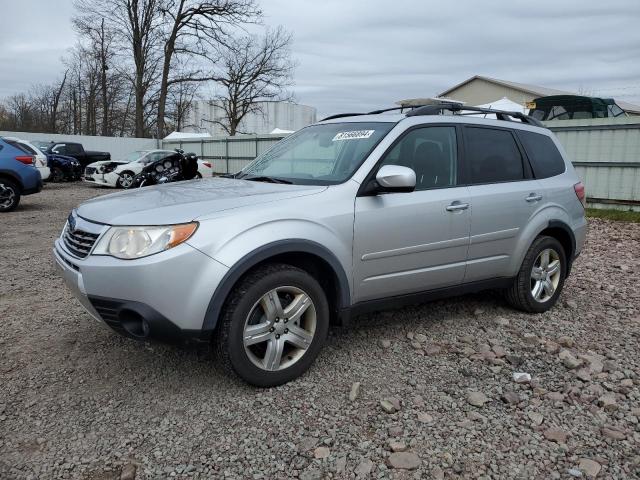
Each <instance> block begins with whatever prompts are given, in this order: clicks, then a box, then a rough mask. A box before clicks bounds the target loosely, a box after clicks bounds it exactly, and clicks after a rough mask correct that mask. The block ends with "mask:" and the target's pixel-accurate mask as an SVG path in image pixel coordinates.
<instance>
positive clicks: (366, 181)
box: [54, 105, 586, 386]
mask: <svg viewBox="0 0 640 480" xmlns="http://www.w3.org/2000/svg"><path fill="white" fill-rule="evenodd" d="M467 110H469V109H467V108H465V109H464V111H462V110H461V107H459V106H456V105H449V106H446V105H444V106H422V107H418V108H414V109H412V110H410V111H409V112H408V113H406V114H402V113H400V114H398V113H389V112H385V113H380V112H374V113H373V114H362V115H358V114H349V115H336V116H333V117H330V118H328V119H325V120H323V121H321V122H319V123H317V124H315V125H311V126H309V127H306V128H303V129H302V130H300V131H298V132H296V133H295V134H293V135H291V136H289V137H287V138H286V139H284V140H282V141H281V142H279V143H277V144H276V145H275V146H274V147H273V148H271V149H270V150H269V151H268V152H266V153H264V154H263V155H261V156H259V157H258V158H256V159H255V160H254V161H253V162H252V163H251V164H249V165H248V166H247V167H246V168H244V169H243V170H242V171H241V172H239V173H237V174H235V175H232V176H228V177H227V178H212V179H208V180H199V181H189V182H178V183H173V184H167V185H163V186H158V187H149V188H144V189H138V190H135V191H129V192H123V193H116V194H112V195H107V196H103V197H100V198H96V199H93V200H89V201H87V202H85V203H83V204H82V205H80V206H79V207H78V208H77V209H75V210H74V211H73V212H71V214H70V215H69V218H68V222H67V224H66V225H65V227H64V230H63V232H62V235H61V236H60V238H59V239H57V240H56V242H55V249H54V254H55V259H56V263H57V265H58V266H59V269H60V271H61V272H62V276H63V277H64V279H65V280H66V282H67V284H68V285H69V287H70V288H71V290H72V291H73V292H74V293H75V295H76V296H77V297H78V299H79V300H80V302H81V303H82V305H83V306H84V307H85V308H86V309H87V311H88V312H89V313H90V314H91V315H92V316H93V317H95V318H96V319H98V320H100V321H102V322H104V323H106V324H107V325H108V326H109V327H111V328H112V329H114V330H116V331H117V332H120V333H122V334H124V335H127V336H130V337H134V338H138V339H147V338H159V339H166V340H175V339H180V340H185V339H190V340H195V341H198V342H206V343H211V344H213V346H214V350H215V351H216V352H217V356H218V357H219V361H220V362H221V363H222V364H223V365H225V366H226V367H227V368H228V369H229V370H231V371H233V372H235V373H236V374H238V375H239V376H240V377H242V378H243V379H244V380H246V381H247V382H249V383H251V384H254V385H258V386H273V385H278V384H282V383H284V382H287V381H289V380H291V379H293V378H295V377H297V376H299V375H301V374H302V373H303V372H304V371H305V370H307V369H308V368H309V366H310V365H311V363H312V362H313V361H314V359H315V357H316V356H317V355H318V353H319V351H320V349H321V348H322V345H323V342H324V341H325V337H326V335H327V330H328V328H329V326H330V325H331V324H338V323H345V322H347V321H348V320H349V318H350V317H352V316H354V315H357V314H361V313H363V312H366V311H371V310H378V309H384V308H389V307H396V306H400V305H405V304H408V303H419V302H423V301H425V300H429V299H433V298H439V297H444V296H448V295H458V294H460V293H464V292H474V291H479V290H482V289H487V288H492V289H495V288H498V289H502V290H504V292H505V296H506V299H507V301H508V302H509V303H510V304H511V305H513V306H514V307H516V308H518V309H521V310H524V311H526V312H532V313H538V312H544V311H546V310H548V309H549V308H551V307H552V306H553V305H554V304H555V303H556V301H557V300H558V296H559V295H560V292H561V291H562V286H563V283H564V280H565V278H566V277H567V275H569V272H570V270H571V264H572V262H573V260H574V259H575V258H576V256H577V255H578V253H579V252H580V250H581V248H582V245H583V242H584V238H585V233H586V221H585V212H584V206H583V204H584V188H583V186H582V183H580V180H579V179H578V177H577V176H576V173H575V171H574V169H573V167H572V165H571V163H570V162H569V160H568V159H567V158H566V156H565V154H564V153H563V150H562V148H561V146H560V145H559V144H558V141H557V140H556V139H555V137H554V136H553V134H552V133H551V132H550V131H549V130H547V129H545V128H544V127H542V126H541V124H539V122H537V121H536V120H534V119H532V118H530V117H527V116H524V115H521V114H516V113H513V112H512V113H506V112H496V111H484V110H483V111H482V113H483V114H484V116H486V114H487V113H492V114H493V115H495V117H496V119H495V120H493V119H486V118H482V115H481V116H480V117H478V116H477V115H478V114H477V113H475V114H474V115H475V116H474V115H468V113H469V112H468V111H467Z"/></svg>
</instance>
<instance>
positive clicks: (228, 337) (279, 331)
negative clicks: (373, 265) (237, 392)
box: [214, 264, 329, 387]
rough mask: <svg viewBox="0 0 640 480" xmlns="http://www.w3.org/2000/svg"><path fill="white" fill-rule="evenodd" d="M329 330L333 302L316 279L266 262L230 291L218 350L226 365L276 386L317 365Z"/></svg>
mask: <svg viewBox="0 0 640 480" xmlns="http://www.w3.org/2000/svg"><path fill="white" fill-rule="evenodd" d="M328 330H329V304H328V302H327V298H326V295H325V293H324V291H323V289H322V287H321V286H320V284H319V283H318V282H317V281H316V279H315V278H313V277H312V276H311V275H309V274H308V273H307V272H305V271H304V270H301V269H299V268H296V267H293V266H291V265H285V264H271V265H264V266H262V267H259V268H257V269H256V270H254V271H253V272H251V273H249V274H248V275H246V276H245V277H244V278H243V279H241V280H240V282H239V283H238V284H237V285H236V286H235V288H234V289H233V290H232V292H231V293H230V294H229V297H228V298H227V301H226V302H225V306H224V309H223V311H222V314H221V317H220V319H219V323H218V328H217V331H216V335H215V337H214V351H215V353H216V357H217V358H218V360H219V362H220V364H221V365H222V366H223V367H224V368H225V370H227V371H232V372H235V373H236V374H237V375H238V376H239V377H241V378H242V379H243V380H245V381H246V382H247V383H250V384H251V385H255V386H257V387H273V386H276V385H281V384H283V383H286V382H288V381H290V380H293V379H294V378H297V377H299V376H300V375H302V374H303V373H304V372H305V371H306V370H307V369H308V368H309V367H310V366H311V364H312V363H313V361H314V360H315V358H316V357H317V356H318V353H319V352H320V350H321V349H322V346H323V344H324V341H325V339H326V336H327V332H328Z"/></svg>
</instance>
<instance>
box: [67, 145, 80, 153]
mask: <svg viewBox="0 0 640 480" xmlns="http://www.w3.org/2000/svg"><path fill="white" fill-rule="evenodd" d="M67 153H71V154H74V153H82V148H81V147H80V145H79V144H77V143H68V144H67Z"/></svg>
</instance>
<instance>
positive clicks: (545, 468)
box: [0, 184, 640, 480]
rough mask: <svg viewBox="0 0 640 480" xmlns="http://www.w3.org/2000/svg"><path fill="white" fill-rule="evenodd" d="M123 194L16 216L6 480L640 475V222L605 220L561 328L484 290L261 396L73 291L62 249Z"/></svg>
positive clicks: (3, 347) (380, 322) (374, 327)
mask: <svg viewBox="0 0 640 480" xmlns="http://www.w3.org/2000/svg"><path fill="white" fill-rule="evenodd" d="M104 193H108V190H100V189H96V188H92V187H90V186H85V185H71V184H63V185H60V184H58V185H47V186H46V188H45V190H44V192H43V193H41V194H39V195H34V196H30V197H26V198H24V199H23V204H22V206H21V207H20V208H19V209H18V210H17V211H16V212H13V213H10V214H4V215H2V216H1V217H0V239H1V240H2V242H1V243H2V255H0V319H1V321H2V329H1V330H0V385H1V389H0V478H2V479H12V478H86V479H101V480H106V479H118V478H128V479H131V478H137V479H142V478H167V477H175V478H195V477H198V478H220V477H228V478H291V477H299V478H303V479H315V478H317V479H320V478H355V477H371V478H545V479H546V478H574V477H582V478H587V477H592V476H595V475H597V476H598V478H640V392H639V385H640V357H639V353H640V289H639V288H638V275H640V261H639V260H638V259H639V258H640V224H626V223H611V222H607V221H603V220H592V221H591V222H590V229H589V238H588V242H587V247H586V251H585V252H584V253H583V255H582V256H581V257H580V259H579V260H578V261H577V262H576V264H575V268H574V273H573V274H572V276H571V277H570V279H569V280H568V282H567V284H566V287H565V290H564V292H563V295H562V298H561V301H560V302H559V303H558V305H557V306H556V307H555V308H554V309H553V310H552V311H550V312H548V313H546V314H543V315H539V316H534V315H526V314H523V313H519V312H515V311H513V310H510V309H509V308H508V307H507V306H506V305H505V303H504V302H503V301H502V300H501V299H500V297H499V296H497V295H493V294H479V295H474V296H468V297H464V298H456V299H451V300H447V301H440V302H436V303H431V304H428V305H424V306H421V307H413V308H405V309H403V310H398V311H392V312H383V313H379V314H375V315H370V316H367V317H362V318H359V319H357V321H356V322H355V324H354V325H353V326H352V327H350V328H349V329H338V330H335V331H333V332H332V333H331V335H330V337H329V339H328V342H327V345H326V347H325V349H324V350H323V352H322V353H321V354H320V357H319V358H318V360H317V361H316V363H315V365H314V366H313V367H312V368H311V370H310V371H309V372H308V373H307V374H306V375H304V376H303V377H302V378H300V379H299V380H297V381H294V382H292V383H290V384H288V385H285V386H282V387H278V388H273V389H266V390H258V389H254V388H251V387H249V386H247V385H245V384H243V383H241V382H240V381H238V380H236V379H234V378H230V377H227V376H225V375H223V374H222V373H220V372H219V371H218V370H217V369H216V367H215V363H214V362H213V360H212V359H211V358H210V356H209V355H208V354H203V353H201V352H195V351H191V350H186V349H180V348H177V347H170V346H164V345H158V344H147V343H138V342H135V341H133V340H129V339H126V338H122V337H120V336H118V335H117V334H115V333H112V332H111V331H109V330H108V329H107V328H105V327H103V326H102V325H100V324H98V323H96V321H95V320H92V319H91V318H90V317H89V316H88V315H87V314H86V313H84V311H83V310H82V308H81V307H80V304H79V303H78V302H77V301H76V300H75V299H74V298H73V297H72V296H71V294H70V293H69V292H68V291H67V290H66V289H65V288H64V286H63V283H62V281H61V280H60V279H59V278H58V277H57V276H56V275H55V273H54V269H53V266H52V255H51V246H52V242H53V240H54V238H55V237H56V236H57V235H58V233H59V231H60V229H61V227H62V225H63V223H64V220H65V218H66V216H67V214H68V212H69V210H70V209H71V208H72V207H73V206H75V205H77V204H78V203H79V202H81V201H82V200H84V199H87V198H90V197H93V196H96V195H100V194H104ZM514 373H528V374H530V376H531V377H532V378H531V380H528V377H527V375H522V376H520V377H519V381H520V382H522V383H518V382H516V381H514V378H513V374H514ZM356 382H359V388H358V385H354V383H356ZM350 393H351V398H350ZM401 467H405V468H401Z"/></svg>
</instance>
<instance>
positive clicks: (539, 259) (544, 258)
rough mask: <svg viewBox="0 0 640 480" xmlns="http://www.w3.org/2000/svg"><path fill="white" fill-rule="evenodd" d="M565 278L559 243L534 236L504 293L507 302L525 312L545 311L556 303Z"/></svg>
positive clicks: (565, 263) (544, 237)
mask: <svg viewBox="0 0 640 480" xmlns="http://www.w3.org/2000/svg"><path fill="white" fill-rule="evenodd" d="M566 275H567V258H566V254H565V251H564V248H563V247H562V245H561V244H560V242H559V241H558V240H556V239H555V238H553V237H547V236H541V237H538V238H536V239H535V240H534V242H533V244H532V245H531V246H530V247H529V250H528V251H527V254H526V255H525V257H524V260H523V261H522V266H521V267H520V270H519V272H518V275H517V276H516V279H515V281H514V282H513V285H512V286H511V288H509V289H508V290H507V292H506V298H507V301H508V302H509V304H510V305H511V306H513V307H514V308H517V309H518V310H523V311H525V312H531V313H542V312H546V311H547V310H549V309H550V308H551V307H553V306H554V305H555V304H556V302H557V301H558V297H559V296H560V293H561V292H562V288H563V286H564V280H565V278H566Z"/></svg>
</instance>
